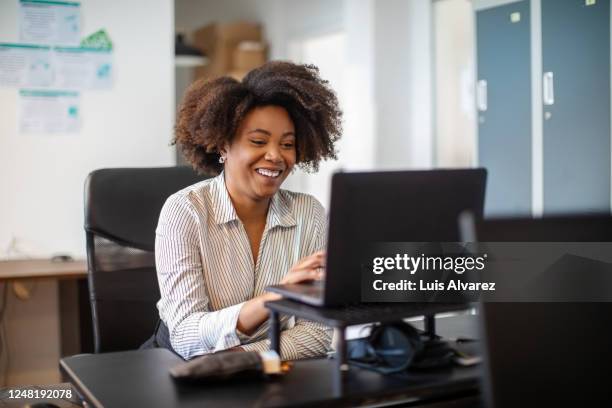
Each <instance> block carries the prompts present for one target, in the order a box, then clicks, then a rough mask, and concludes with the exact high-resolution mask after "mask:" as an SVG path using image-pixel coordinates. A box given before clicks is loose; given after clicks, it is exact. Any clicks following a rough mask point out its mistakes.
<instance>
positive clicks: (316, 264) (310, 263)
mask: <svg viewBox="0 0 612 408" xmlns="http://www.w3.org/2000/svg"><path fill="white" fill-rule="evenodd" d="M323 276H325V251H319V252H315V253H314V254H312V255H310V256H307V257H305V258H302V259H300V260H299V261H298V262H297V263H296V264H295V265H293V267H292V268H291V269H290V270H289V273H288V274H287V275H285V277H284V278H283V279H282V280H281V281H280V283H281V284H287V283H300V282H304V281H311V280H321V279H323Z"/></svg>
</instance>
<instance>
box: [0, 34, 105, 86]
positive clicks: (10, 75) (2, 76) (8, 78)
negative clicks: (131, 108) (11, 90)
mask: <svg viewBox="0 0 612 408" xmlns="http://www.w3.org/2000/svg"><path fill="white" fill-rule="evenodd" d="M112 55H113V54H112V51H110V50H104V49H93V48H88V47H53V48H52V47H49V46H41V45H29V44H9V43H0V86H2V87H21V88H58V89H75V90H86V89H110V88H111V87H112V84H113V62H112Z"/></svg>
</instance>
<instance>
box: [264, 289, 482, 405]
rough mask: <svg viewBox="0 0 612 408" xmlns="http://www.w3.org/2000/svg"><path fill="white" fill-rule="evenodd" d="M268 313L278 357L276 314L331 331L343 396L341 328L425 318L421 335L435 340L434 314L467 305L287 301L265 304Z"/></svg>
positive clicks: (338, 385) (344, 360) (344, 361)
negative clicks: (319, 304)
mask: <svg viewBox="0 0 612 408" xmlns="http://www.w3.org/2000/svg"><path fill="white" fill-rule="evenodd" d="M265 306H266V307H267V308H268V309H269V310H270V317H269V322H270V329H269V334H268V337H269V339H270V349H271V350H275V351H276V352H277V353H278V354H279V355H280V332H281V330H280V315H282V314H284V315H292V316H296V317H301V318H303V319H307V320H311V321H313V322H318V323H322V324H325V325H326V326H330V327H332V328H334V330H335V332H336V336H337V344H336V375H335V376H334V391H335V394H337V395H338V396H341V395H342V393H343V373H344V372H346V371H348V370H349V365H348V361H347V353H346V338H345V329H346V328H347V327H348V326H353V325H357V324H366V323H374V322H380V323H388V322H394V321H397V320H401V319H406V318H409V317H417V316H425V321H424V328H425V332H424V334H425V335H426V336H428V337H429V338H431V339H433V338H435V337H436V324H435V315H436V314H438V313H445V312H454V311H461V310H466V309H469V308H470V307H471V305H470V304H468V303H375V304H359V305H350V306H341V307H316V306H310V305H306V304H303V303H299V302H296V301H293V300H289V299H281V300H276V301H272V302H266V303H265Z"/></svg>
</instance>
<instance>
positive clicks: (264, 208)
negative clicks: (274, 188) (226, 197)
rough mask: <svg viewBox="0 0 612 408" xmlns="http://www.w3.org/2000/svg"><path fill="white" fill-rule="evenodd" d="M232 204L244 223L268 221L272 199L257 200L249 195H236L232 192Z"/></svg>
mask: <svg viewBox="0 0 612 408" xmlns="http://www.w3.org/2000/svg"><path fill="white" fill-rule="evenodd" d="M230 198H231V200H232V204H234V209H235V210H236V214H237V215H238V218H240V221H242V223H243V224H251V223H261V222H264V223H265V221H266V216H267V214H268V207H269V205H270V199H269V198H267V199H265V200H259V201H255V200H252V199H250V198H248V197H240V196H238V197H234V196H232V194H231V193H230Z"/></svg>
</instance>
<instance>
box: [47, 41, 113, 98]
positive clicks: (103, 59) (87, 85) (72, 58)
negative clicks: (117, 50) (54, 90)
mask: <svg viewBox="0 0 612 408" xmlns="http://www.w3.org/2000/svg"><path fill="white" fill-rule="evenodd" d="M54 62H55V73H56V82H55V85H56V86H57V87H58V88H69V89H110V88H111V86H112V83H113V69H112V68H113V63H112V52H111V51H108V50H101V49H93V48H87V47H56V48H55V50H54Z"/></svg>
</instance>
